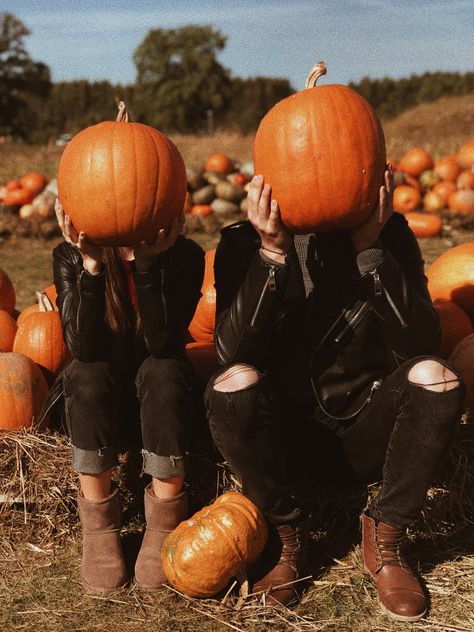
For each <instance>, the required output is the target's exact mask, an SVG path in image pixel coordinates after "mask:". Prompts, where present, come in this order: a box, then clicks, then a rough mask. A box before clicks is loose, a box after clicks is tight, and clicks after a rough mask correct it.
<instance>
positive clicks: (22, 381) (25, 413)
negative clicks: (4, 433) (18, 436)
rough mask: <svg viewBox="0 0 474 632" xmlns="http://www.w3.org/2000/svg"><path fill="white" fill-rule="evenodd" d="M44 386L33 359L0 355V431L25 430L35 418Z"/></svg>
mask: <svg viewBox="0 0 474 632" xmlns="http://www.w3.org/2000/svg"><path fill="white" fill-rule="evenodd" d="M47 394H48V385H47V383H46V380H45V378H44V376H43V374H42V373H41V370H40V368H39V367H38V366H36V364H35V363H34V362H33V360H30V358H27V357H26V356H25V355H23V354H21V353H0V429H1V430H17V429H19V428H29V427H30V426H31V425H32V424H33V423H34V421H35V419H37V418H38V415H39V412H40V410H41V406H42V405H43V402H44V400H45V399H46V395H47Z"/></svg>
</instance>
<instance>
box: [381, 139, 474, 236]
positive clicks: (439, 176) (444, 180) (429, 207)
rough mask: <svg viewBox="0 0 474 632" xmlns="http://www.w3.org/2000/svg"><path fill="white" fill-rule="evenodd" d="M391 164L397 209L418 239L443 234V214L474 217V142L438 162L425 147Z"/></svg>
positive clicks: (415, 148)
mask: <svg viewBox="0 0 474 632" xmlns="http://www.w3.org/2000/svg"><path fill="white" fill-rule="evenodd" d="M388 161H389V162H390V164H391V165H392V168H393V170H394V173H395V185H396V186H395V191H394V196H393V206H394V209H395V210H396V211H399V212H400V213H404V214H405V216H406V218H407V220H408V224H409V225H410V228H411V229H412V230H413V232H414V233H415V235H416V236H417V237H435V236H436V235H439V234H440V233H441V229H442V226H443V220H442V218H441V216H440V215H439V214H440V213H445V214H446V215H448V216H449V217H452V216H456V215H466V214H469V213H474V140H471V141H469V142H467V143H464V144H463V145H462V146H461V147H460V149H459V151H458V152H457V153H456V154H450V155H448V156H444V157H442V158H439V159H437V160H433V157H432V156H431V155H430V153H429V152H427V151H426V150H425V149H423V148H422V147H412V148H411V149H409V150H408V151H407V152H406V154H405V155H404V156H403V157H402V159H401V160H400V161H399V162H396V161H395V160H392V159H388Z"/></svg>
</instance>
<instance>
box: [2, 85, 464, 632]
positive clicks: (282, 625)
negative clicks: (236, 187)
mask: <svg viewBox="0 0 474 632" xmlns="http://www.w3.org/2000/svg"><path fill="white" fill-rule="evenodd" d="M384 129H385V133H386V139H387V147H388V154H389V155H390V156H393V157H394V158H395V159H398V158H400V157H401V155H402V153H403V152H404V151H405V150H406V149H407V148H408V147H410V146H412V145H415V144H421V145H423V146H425V147H426V148H427V149H429V150H430V151H432V153H433V154H434V155H435V156H440V155H444V154H446V153H448V152H452V151H454V150H456V149H457V148H458V147H459V146H460V145H461V143H462V142H464V141H466V140H468V139H470V138H473V137H474V98H473V97H472V96H466V97H459V98H451V99H442V100H440V101H439V102H437V103H433V104H425V105H423V106H419V107H418V108H414V109H413V110H410V111H408V112H405V113H404V114H402V115H401V116H400V117H398V118H397V119H395V120H393V121H389V122H387V123H386V124H385V125H384ZM174 140H175V142H176V144H177V145H178V147H179V148H180V150H181V152H182V154H183V156H184V158H185V161H186V162H187V163H188V164H194V165H199V164H201V163H202V162H203V161H204V160H205V158H206V157H207V156H208V155H209V154H211V153H213V152H215V151H224V152H227V153H229V154H230V155H231V156H232V157H234V158H235V159H238V160H241V161H245V160H248V159H250V158H251V155H252V143H253V138H252V137H250V136H248V137H242V136H239V135H234V134H227V133H219V134H216V135H215V136H213V137H176V138H174ZM60 154H61V150H60V149H58V148H56V147H54V146H50V147H40V148H37V147H11V146H5V145H4V146H0V183H2V182H4V181H5V180H7V179H9V178H17V177H19V176H20V175H22V173H24V172H25V171H27V170H32V169H39V170H42V171H44V172H45V173H47V175H48V176H53V175H54V174H55V172H56V169H57V162H58V159H59V156H60ZM193 236H194V237H195V238H196V239H197V240H198V241H199V242H200V243H201V244H202V245H203V246H204V247H205V248H209V247H211V246H213V245H215V243H216V241H217V239H218V235H217V234H215V233H209V234H207V233H196V234H195V235H193ZM471 240H474V233H473V232H470V231H466V230H461V229H457V228H453V227H451V226H449V225H447V226H446V228H445V231H444V233H443V236H442V237H440V238H436V239H427V240H421V241H420V244H421V247H422V251H423V254H424V258H425V260H426V262H427V263H430V262H431V261H433V259H434V258H435V257H437V256H438V255H439V254H441V253H442V252H443V251H445V250H446V249H447V248H449V247H451V246H453V245H456V244H458V243H462V242H465V241H471ZM58 241H59V238H57V237H54V238H52V239H40V238H36V239H35V238H28V239H26V238H21V237H19V236H17V235H13V236H11V237H10V238H4V237H1V236H0V268H2V269H4V270H6V271H7V272H8V274H9V275H10V276H11V278H12V280H13V282H14V284H15V288H16V291H17V305H18V307H19V308H23V307H25V306H26V305H28V304H30V303H32V302H33V301H34V299H35V294H34V292H35V291H36V290H38V289H42V288H44V287H45V286H46V285H49V284H50V283H51V280H52V272H51V250H52V248H53V247H54V245H55V244H56V243H57V242H58ZM69 459H70V449H69V447H68V445H67V441H66V439H65V438H64V437H63V436H62V435H57V434H51V435H49V434H44V435H37V436H36V435H31V434H28V433H25V434H19V435H3V436H2V435H0V603H1V604H2V607H1V608H0V627H1V628H2V629H3V630H5V631H7V632H10V631H12V632H13V630H27V631H30V630H37V631H38V632H79V631H81V632H106V631H107V632H110V631H113V632H115V631H117V632H134V631H137V632H156V631H158V630H159V631H160V632H195V631H203V632H214V631H225V630H241V631H245V632H247V631H249V632H263V631H267V630H275V631H285V632H286V631H288V632H290V631H300V632H304V631H311V632H401V631H402V630H408V631H415V630H416V631H418V630H420V631H425V632H473V631H474V614H473V612H474V424H473V422H472V421H471V422H466V423H464V424H463V426H462V427H461V432H460V435H459V437H458V439H457V441H456V444H455V446H454V448H453V451H452V453H451V455H450V457H449V459H447V461H446V462H445V463H444V464H443V466H442V468H440V470H439V472H438V475H437V479H436V481H435V484H434V485H433V488H432V489H431V490H430V494H429V499H428V503H427V507H426V510H425V511H424V512H423V515H422V517H421V518H420V520H419V522H418V523H417V524H416V525H415V526H414V528H413V529H412V531H411V536H410V551H411V553H412V554H413V556H414V559H418V560H419V570H420V571H421V572H422V574H423V577H424V578H425V581H426V586H427V588H428V589H429V592H430V595H431V604H430V611H429V615H428V618H427V619H425V620H423V621H420V622H418V623H413V624H400V623H396V622H392V621H390V620H389V619H388V618H387V617H386V616H385V615H383V614H382V613H381V612H380V610H379V607H378V604H377V597H376V593H375V589H374V587H373V585H372V583H371V582H370V581H369V580H368V579H367V577H366V576H365V575H364V573H363V569H362V564H361V558H360V548H359V546H358V542H359V534H358V526H357V516H358V514H359V512H360V509H361V508H362V507H363V506H364V504H365V502H366V498H367V492H366V490H365V489H359V488H357V489H352V490H344V492H343V491H342V490H340V489H331V488H328V489H320V490H318V492H317V494H316V495H315V494H314V490H305V493H307V494H310V495H312V496H313V497H315V498H316V503H315V508H314V514H313V520H312V533H311V547H310V560H309V564H308V569H307V571H308V575H310V576H311V579H310V580H309V581H308V585H307V591H306V593H305V595H304V598H303V600H302V603H301V604H300V605H299V606H298V607H297V608H296V609H295V610H293V611H290V610H286V609H282V610H279V609H274V608H265V607H263V606H262V604H261V603H259V602H257V601H256V600H253V599H248V600H246V602H245V604H244V606H243V607H242V608H241V609H236V607H235V599H233V598H232V597H229V598H227V599H225V600H223V599H220V600H196V599H189V598H185V597H183V596H180V595H178V594H176V593H175V592H173V591H172V590H171V589H167V590H165V591H164V592H163V593H162V594H160V595H149V594H144V593H140V591H138V590H137V589H136V588H135V587H134V586H133V585H132V587H130V588H129V589H127V590H125V591H123V592H122V593H119V594H117V595H114V596H113V597H111V598H105V597H104V598H101V597H96V596H95V597H94V596H87V595H85V594H84V592H83V590H82V586H81V584H80V581H79V576H78V566H79V559H80V557H79V556H80V543H79V540H80V538H79V530H78V520H77V516H76V513H75V503H74V497H75V494H76V490H77V481H76V477H75V475H74V473H73V472H72V470H71V467H70V463H69ZM194 467H195V470H194V473H195V477H193V478H195V479H196V480H197V481H201V482H200V485H201V487H199V486H198V485H197V483H195V485H194V487H193V488H192V490H191V492H192V494H193V498H194V499H195V501H196V503H198V502H199V501H203V500H204V499H205V498H206V497H211V496H212V494H213V493H214V492H215V490H216V489H217V487H218V486H219V485H220V486H221V487H222V486H224V487H225V486H226V485H228V482H229V479H228V478H227V477H228V476H229V473H228V472H227V471H226V470H225V468H223V467H222V466H218V467H217V468H216V467H215V466H214V465H213V464H212V463H211V462H210V461H209V460H208V459H206V458H205V457H204V456H197V457H196V459H195V464H194ZM122 471H125V472H128V474H127V476H126V477H124V476H122V478H121V479H120V481H119V483H120V485H121V488H122V490H123V492H124V497H125V508H126V511H125V516H124V530H123V531H124V546H125V550H126V555H127V559H128V561H129V563H130V565H131V566H132V565H133V561H134V558H135V556H136V552H137V550H138V546H139V541H140V529H141V526H142V524H143V513H142V507H141V506H140V502H139V500H138V498H139V495H140V494H138V496H137V495H136V494H134V493H133V491H134V490H135V491H136V490H137V489H140V485H141V481H140V479H139V469H138V466H137V463H136V461H133V460H132V461H131V462H129V463H127V464H125V465H124V467H123V468H122ZM376 489H377V487H376V486H374V487H371V488H370V489H369V494H371V493H374V491H376ZM130 490H132V491H130ZM4 494H6V495H8V497H9V498H14V499H16V501H15V503H14V504H12V505H9V504H5V503H3V504H2V502H1V501H2V499H3V495H4Z"/></svg>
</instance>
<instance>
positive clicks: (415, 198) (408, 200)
mask: <svg viewBox="0 0 474 632" xmlns="http://www.w3.org/2000/svg"><path fill="white" fill-rule="evenodd" d="M420 206H421V194H420V192H419V191H417V189H414V188H413V187H411V186H410V185H408V184H401V185H400V186H398V187H395V190H394V191H393V208H394V209H395V210H396V211H398V212H399V213H409V212H411V211H414V210H415V209H417V208H419V207H420Z"/></svg>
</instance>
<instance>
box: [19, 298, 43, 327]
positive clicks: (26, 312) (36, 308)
mask: <svg viewBox="0 0 474 632" xmlns="http://www.w3.org/2000/svg"><path fill="white" fill-rule="evenodd" d="M39 311H40V306H39V305H38V303H34V304H33V305H28V306H27V307H25V308H23V309H22V310H21V312H20V313H19V314H18V318H17V319H16V324H17V326H18V327H19V326H20V325H21V323H22V322H23V321H24V320H25V318H27V317H28V316H29V315H30V314H35V313H36V312H39Z"/></svg>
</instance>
